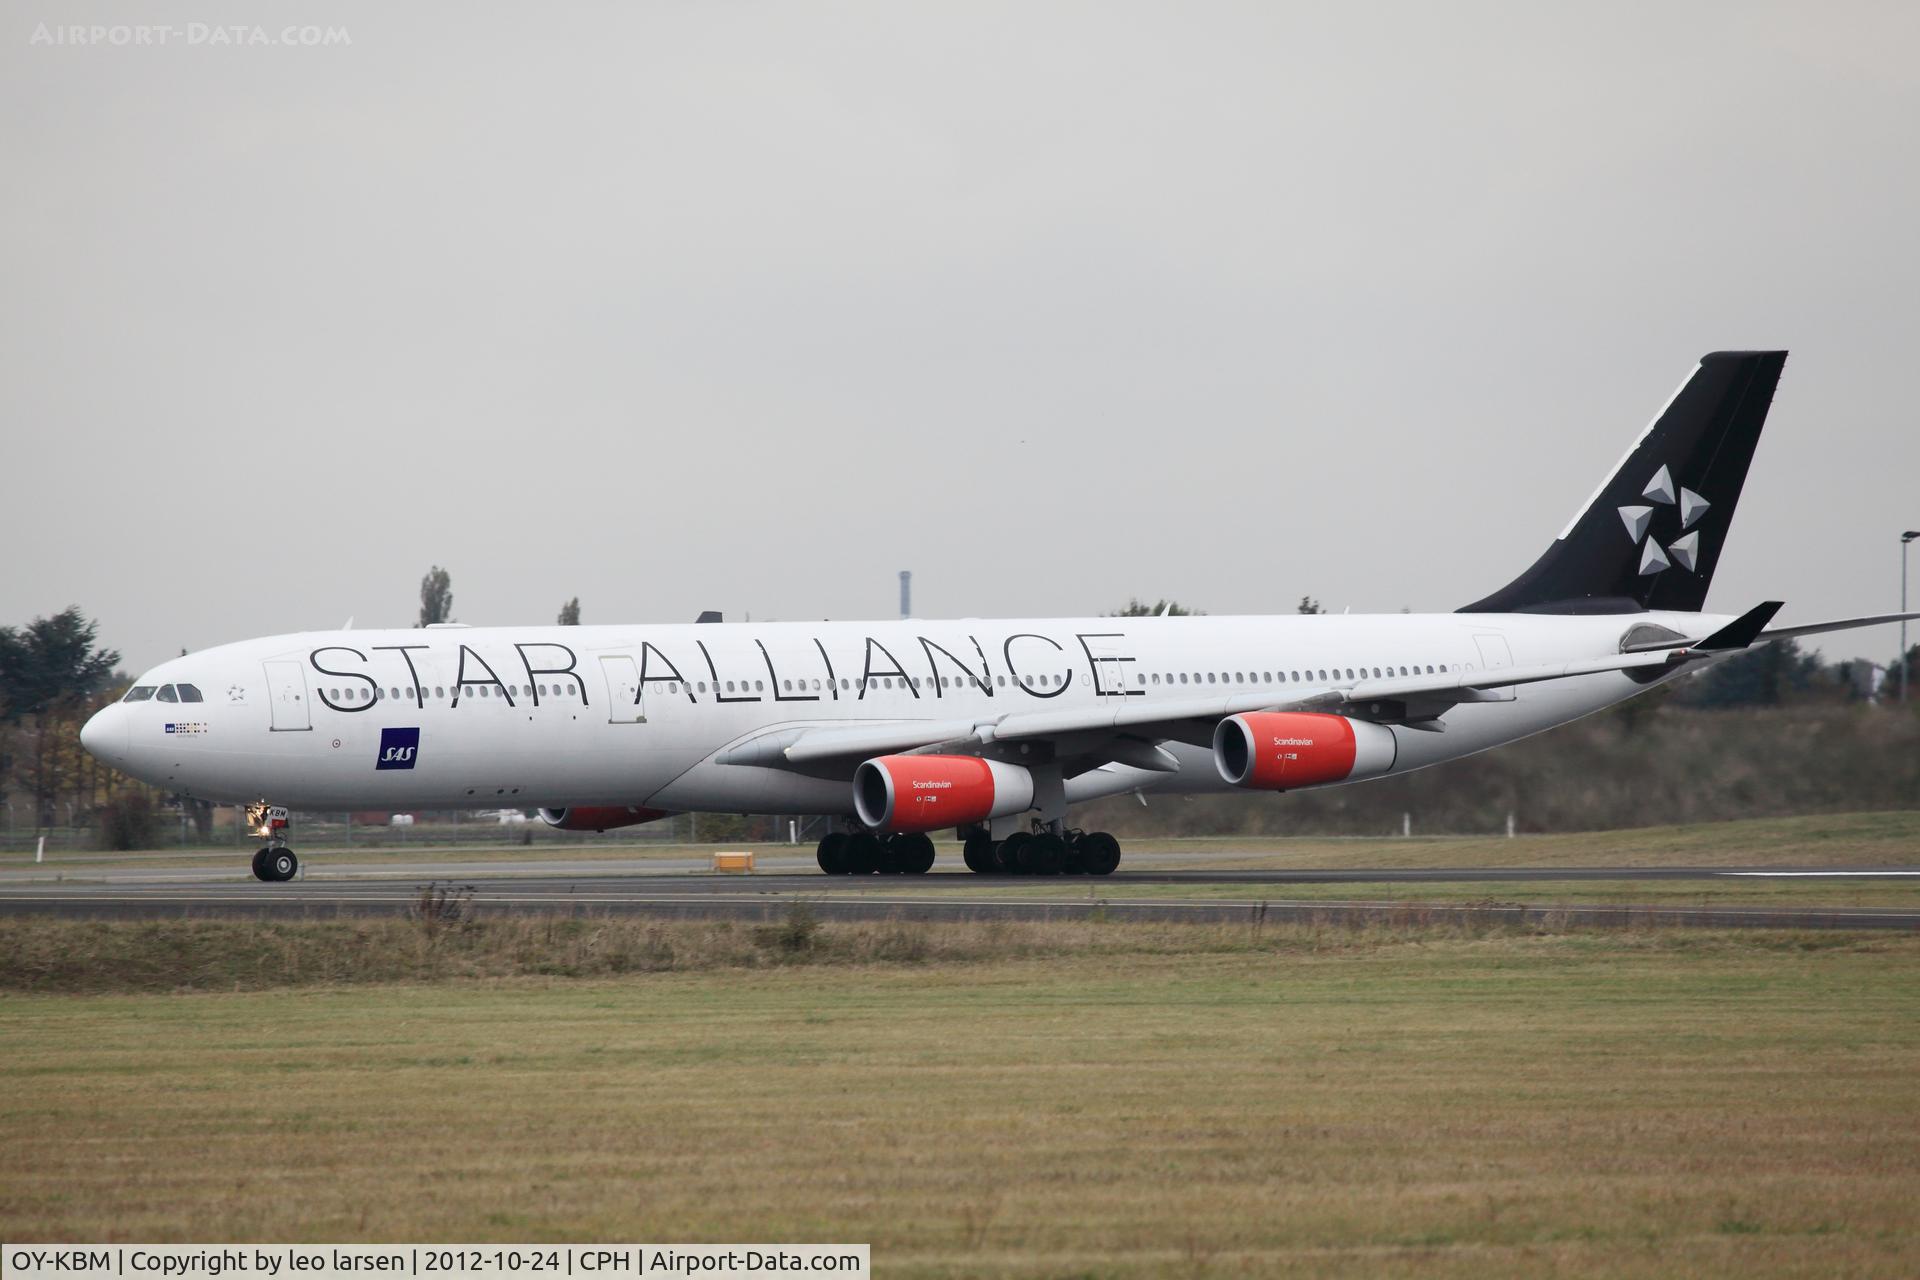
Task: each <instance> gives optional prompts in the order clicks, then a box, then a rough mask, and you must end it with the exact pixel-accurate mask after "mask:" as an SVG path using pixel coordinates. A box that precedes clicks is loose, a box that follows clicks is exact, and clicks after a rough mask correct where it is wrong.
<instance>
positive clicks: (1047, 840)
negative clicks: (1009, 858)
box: [1020, 831, 1067, 876]
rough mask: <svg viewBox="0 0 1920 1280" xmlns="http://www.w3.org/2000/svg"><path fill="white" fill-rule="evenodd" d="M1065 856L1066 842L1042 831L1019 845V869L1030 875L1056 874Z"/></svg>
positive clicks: (1058, 872) (1048, 832) (1049, 832)
mask: <svg viewBox="0 0 1920 1280" xmlns="http://www.w3.org/2000/svg"><path fill="white" fill-rule="evenodd" d="M1066 858H1067V842H1066V841H1065V840H1062V839H1061V838H1060V837H1059V836H1057V835H1054V834H1053V833H1052V832H1051V831H1043V832H1041V833H1040V834H1039V835H1037V836H1035V837H1034V838H1033V839H1031V840H1029V841H1027V842H1026V843H1025V844H1023V845H1021V846H1020V869H1021V870H1022V871H1024V872H1026V873H1027V874H1028V875H1032V876H1057V875H1059V874H1060V864H1061V863H1063V862H1065V861H1066Z"/></svg>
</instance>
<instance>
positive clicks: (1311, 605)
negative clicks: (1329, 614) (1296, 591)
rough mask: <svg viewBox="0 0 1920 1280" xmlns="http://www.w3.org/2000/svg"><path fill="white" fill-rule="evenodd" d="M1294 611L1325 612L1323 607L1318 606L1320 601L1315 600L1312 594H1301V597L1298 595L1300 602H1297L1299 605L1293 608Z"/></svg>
mask: <svg viewBox="0 0 1920 1280" xmlns="http://www.w3.org/2000/svg"><path fill="white" fill-rule="evenodd" d="M1294 612H1296V613H1325V612H1326V610H1325V609H1323V608H1321V607H1320V602H1319V601H1318V600H1315V599H1314V598H1313V597H1312V596H1301V597H1300V604H1299V606H1298V607H1297V608H1296V609H1295V610H1294Z"/></svg>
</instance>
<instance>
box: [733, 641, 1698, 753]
mask: <svg viewBox="0 0 1920 1280" xmlns="http://www.w3.org/2000/svg"><path fill="white" fill-rule="evenodd" d="M1694 656H1696V655H1695V654H1694V652H1693V651H1692V650H1690V649H1686V648H1674V649H1669V650H1665V651H1662V652H1658V653H1629V654H1620V655H1617V656H1613V657H1608V658H1601V659H1596V660H1592V661H1585V662H1571V663H1550V664H1546V665H1541V666H1531V667H1500V668H1496V669H1494V670H1491V671H1450V672H1445V673H1441V674H1435V675H1418V676H1391V677H1384V678H1381V679H1363V680H1355V681H1351V682H1341V683H1328V684H1325V685H1320V686H1304V687H1302V688H1300V689H1298V690H1292V689H1289V690H1288V691H1286V692H1285V693H1281V692H1280V691H1278V690H1275V689H1249V690H1245V691H1239V692H1231V693H1229V692H1222V693H1219V694H1213V695H1209V696H1206V697H1199V698H1193V697H1188V698H1171V699H1163V698H1137V699H1136V698H1122V697H1115V698H1111V699H1109V700H1108V701H1109V703H1110V705H1107V706H1101V707H1090V708H1074V709H1071V710H1062V711H1047V710H1032V711H1015V712H1009V713H1007V714H1004V715H999V716H989V717H978V718H974V719H968V720H961V719H953V720H893V721H886V722H882V723H876V724H862V725H848V726H838V725H823V726H818V727H812V728H794V729H786V730H782V731H779V732H778V733H776V734H768V735H763V736H762V737H760V738H756V739H754V740H752V741H751V742H749V743H745V744H742V745H741V746H738V747H735V748H733V749H732V750H730V751H728V752H725V753H723V754H722V755H721V757H720V759H721V760H722V761H723V762H724V763H729V764H761V765H773V766H776V767H778V766H780V765H783V764H784V765H788V766H816V765H820V764H823V763H827V762H832V761H836V760H850V759H866V758H867V757H869V756H875V755H887V754H893V753H902V752H904V753H912V752H929V751H967V750H972V751H979V750H980V749H981V748H985V747H990V746H992V745H993V744H995V743H1029V744H1030V743H1034V742H1037V741H1051V742H1053V743H1055V744H1056V745H1063V744H1067V743H1071V742H1072V741H1073V740H1076V739H1079V740H1081V741H1082V742H1083V743H1084V744H1085V745H1086V746H1088V747H1091V746H1092V745H1093V743H1094V742H1097V741H1101V740H1111V739H1114V738H1119V737H1128V738H1136V739H1140V740H1142V741H1144V742H1148V743H1151V742H1153V741H1155V740H1164V739H1173V740H1175V741H1180V742H1192V743H1194V744H1195V745H1208V744H1210V743H1211V742H1212V740H1213V728H1214V725H1215V724H1217V723H1218V722H1219V721H1220V720H1221V719H1222V718H1224V717H1226V716H1230V715H1237V714H1239V713H1241V712H1245V711H1339V710H1341V709H1342V708H1346V707H1362V708H1372V713H1373V714H1376V715H1378V716H1379V717H1380V718H1381V719H1384V720H1391V721H1396V722H1398V721H1411V722H1419V721H1429V720H1433V719H1435V718H1437V717H1438V716H1439V714H1440V713H1441V712H1442V711H1444V710H1446V709H1447V708H1448V707H1451V706H1454V705H1457V704H1459V703H1462V702H1488V701H1501V700H1503V699H1502V698H1501V697H1500V694H1501V692H1502V691H1504V690H1507V689H1511V688H1513V687H1514V686H1516V685H1523V684H1537V683H1540V682H1542V681H1548V680H1564V679H1566V678H1568V677H1570V676H1582V675H1596V674H1599V673H1602V672H1608V671H1631V670H1641V669H1646V668H1658V667H1668V666H1673V665H1675V664H1677V663H1680V662H1685V661H1688V660H1689V659H1691V658H1692V657H1694ZM1697 656H1705V655H1697ZM1093 754H1096V755H1097V754H1100V753H1099V752H1098V751H1097V750H1096V751H1094V752H1093ZM1109 758H1111V757H1109Z"/></svg>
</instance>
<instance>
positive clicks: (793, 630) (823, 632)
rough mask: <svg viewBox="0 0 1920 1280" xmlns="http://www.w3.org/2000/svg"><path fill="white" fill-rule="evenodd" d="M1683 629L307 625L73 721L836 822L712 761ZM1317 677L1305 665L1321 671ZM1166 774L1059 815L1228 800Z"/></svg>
mask: <svg viewBox="0 0 1920 1280" xmlns="http://www.w3.org/2000/svg"><path fill="white" fill-rule="evenodd" d="M1724 621H1725V619H1723V618H1716V617H1708V616H1703V615H1698V614H1660V613H1636V614H1631V615H1608V616H1598V617H1568V616H1551V615H1535V614H1506V615H1487V614H1460V613H1446V614H1385V615H1360V616H1345V615H1340V616H1335V615H1314V616H1301V615H1286V616H1279V617H1237V618H1234V617H1169V618H1066V619H1063V618H1049V619H1033V620H994V621H982V620H959V621H932V620H928V621H922V620H919V619H909V620H903V621H898V622H821V623H743V624H705V625H700V624H687V625H673V626H591V627H435V628H427V629H423V630H405V631H342V632H314V633H305V634H299V635H283V636H273V637H268V638H265V639H259V640H248V641H242V642H239V643H236V644H228V645H222V646H219V647H217V648H213V649H208V650H205V651H203V652H200V653H196V654H191V655H188V656H185V657H181V658H177V659H174V660H171V661H169V662H166V663H164V664H162V665H161V666H159V667H156V668H155V669H153V670H152V671H149V672H147V673H145V674H144V675H142V676H141V677H140V679H139V681H138V682H137V685H136V687H137V688H160V689H165V688H167V687H169V686H174V685H178V684H191V685H193V686H194V687H195V689H196V690H197V691H199V692H200V694H201V695H202V697H203V700H202V701H199V702H181V701H174V702H161V701H158V700H157V699H155V698H152V697H149V698H148V699H147V700H144V701H137V702H121V703H116V704H115V705H114V706H113V707H110V708H108V709H107V710H106V711H105V712H103V713H101V715H100V716H98V717H96V719H95V720H94V721H93V722H92V723H90V724H89V725H88V727H87V733H86V743H87V746H88V748H89V750H92V751H94V752H95V753H96V754H98V755H100V756H102V757H103V758H104V759H106V760H108V761H109V762H110V763H113V764H115V765H117V766H118V767H120V768H122V769H123V770H125V771H126V772H128V773H130V774H132V775H134V776H135V777H138V778H140V779H142V780H143V781H146V782H149V783H152V784H154V785H156V786H161V787H166V788H168V789H170V790H176V791H179V792H182V793H185V794H188V795H192V796H196V797H200V798H204V799H209V800H219V801H234V802H242V801H255V800H261V799H267V800H271V801H272V802H273V803H275V804H284V805H291V806H297V807H300V808H307V809H316V808H356V809H357V808H370V809H371V808H378V809H391V810H401V809H434V808H477V807H491V808H498V807H503V806H513V807H534V806H543V807H551V808H561V807H567V806H593V805H635V806H645V807H648V808H654V809H662V810H674V811H686V810H694V811H721V812H735V813H755V812H757V813H824V814H846V813H849V812H851V811H852V802H851V796H850V790H849V786H848V782H847V780H846V778H845V776H844V774H839V775H835V774H833V773H832V771H817V772H808V771H803V770H800V769H796V768H792V767H771V766H768V765H761V764H741V763H726V762H723V761H722V760H721V759H720V757H721V756H722V755H724V754H726V753H728V752H729V751H734V753H735V755H736V758H737V756H738V755H739V752H738V751H737V748H739V747H740V746H741V745H742V744H744V743H748V742H750V741H751V740H752V739H754V738H756V737H758V736H761V735H764V734H767V733H769V732H770V731H777V730H782V729H788V728H793V727H818V726H822V725H832V726H845V725H862V724H882V723H886V722H898V721H914V720H924V721H939V722H948V721H958V722H967V721H972V722H991V721H993V720H995V719H996V718H998V717H1002V716H1005V715H1008V714H1010V713H1016V712H1033V711H1036V710H1052V709H1059V710H1065V709H1069V708H1074V707H1080V708H1091V707H1096V706H1100V705H1105V704H1108V703H1110V702H1111V701H1112V700H1115V699H1122V698H1124V699H1129V700H1141V701H1137V702H1129V703H1128V704H1127V705H1130V706H1139V707H1145V706H1148V705H1151V701H1152V700H1155V699H1159V700H1164V701H1166V702H1168V703H1174V702H1191V701H1192V700H1194V699H1196V698H1199V697H1206V696H1212V695H1214V694H1216V693H1217V694H1220V695H1223V696H1224V695H1228V694H1233V695H1244V694H1249V693H1264V692H1265V691H1266V690H1268V689H1271V690H1272V692H1273V695H1274V700H1275V702H1276V703H1280V702H1285V701H1286V700H1288V699H1290V698H1294V697H1296V696H1299V695H1301V694H1304V693H1309V692H1311V691H1313V690H1315V689H1327V688H1330V687H1331V688H1340V687H1342V686H1348V685H1351V684H1352V683H1354V681H1355V680H1356V679H1358V678H1361V677H1362V676H1368V675H1374V674H1375V669H1376V668H1377V669H1378V670H1379V672H1385V673H1388V674H1392V673H1394V672H1400V671H1402V670H1404V671H1407V672H1425V671H1427V670H1430V669H1431V670H1448V669H1452V670H1488V669H1492V668H1497V667H1500V666H1507V665H1515V666H1532V665H1536V664H1546V663H1557V662H1579V661H1582V660H1589V659H1598V658H1604V657H1606V656H1608V655H1613V654H1617V653H1619V652H1620V646H1621V640H1622V637H1623V636H1624V635H1625V633H1626V632H1627V631H1628V629H1629V628H1632V627H1635V626H1640V625H1643V624H1646V623H1655V624H1663V625H1666V626H1669V627H1672V628H1673V629H1674V630H1676V631H1679V632H1682V633H1686V634H1694V635H1698V634H1701V633H1702V632H1703V631H1710V630H1711V629H1713V628H1714V627H1716V626H1718V625H1720V623H1722V622H1724ZM1323 673H1324V675H1323ZM1646 688H1647V685H1646V684H1645V683H1637V682H1635V681H1634V680H1632V679H1630V678H1629V677H1628V676H1626V675H1624V674H1622V673H1619V672H1602V673H1599V674H1593V675H1585V676H1576V677H1572V678H1568V679H1563V680H1555V681H1551V682H1548V683H1542V684H1530V685H1522V686H1520V687H1518V688H1517V689H1514V690H1511V691H1509V692H1508V693H1504V694H1502V695H1501V696H1502V698H1504V699H1505V700H1501V701H1486V702H1472V703H1465V704H1462V705H1459V706H1455V707H1453V708H1452V709H1450V710H1448V711H1447V712H1446V713H1445V714H1444V716H1443V717H1442V721H1443V724H1444V732H1432V731H1423V730H1420V729H1413V728H1406V727H1394V729H1393V732H1394V734H1395V736H1396V738H1397V739H1398V752H1397V756H1396V759H1395V762H1394V765H1393V768H1392V770H1391V772H1394V773H1403V772H1406V771H1408V770H1411V769H1417V768H1423V767H1425V766H1427V765H1432V764H1438V763H1440V762H1442V761H1445V760H1452V759H1457V758H1459V757H1461V756H1464V755H1468V754H1471V753H1473V752H1476V751H1481V750H1485V749H1486V748H1488V747H1492V746H1497V745H1499V744H1501V743H1504V742H1511V741H1513V740H1515V739H1517V738H1522V737H1525V736H1527V735H1529V734H1533V733H1538V732H1540V731H1541V730H1543V729H1548V728H1551V727H1553V726H1554V725H1558V724H1564V723H1566V722H1567V721H1570V720H1573V719H1577V718H1578V717H1580V716H1583V715H1587V714H1589V713H1591V712H1593V711H1596V710H1598V709H1600V708H1602V707H1605V706H1607V705H1609V704H1611V703H1615V702H1618V701H1621V700H1622V699H1625V698H1628V697H1631V696H1632V695H1634V694H1636V693H1639V692H1642V691H1644V690H1645V689H1646ZM1166 746H1167V749H1168V750H1170V751H1171V752H1172V753H1173V754H1174V755H1175V756H1176V757H1177V758H1178V759H1179V761H1180V766H1181V767H1180V768H1179V769H1178V771H1176V772H1149V771H1146V770H1143V769H1138V768H1134V767H1131V766H1128V765H1123V764H1109V765H1106V766H1104V767H1102V768H1098V769H1093V770H1090V771H1086V772H1082V773H1080V774H1079V775H1078V776H1077V777H1074V778H1072V779H1069V780H1068V782H1067V799H1068V800H1069V801H1072V802H1078V801H1084V800H1089V799H1094V798H1097V797H1099V796H1102V795H1113V794H1121V793H1124V792H1128V791H1153V792H1199V791H1217V790H1223V789H1225V784H1224V783H1223V782H1222V780H1221V778H1220V776H1219V773H1218V772H1217V771H1216V770H1215V769H1214V768H1213V766H1212V761H1211V759H1210V758H1209V753H1208V752H1207V751H1205V750H1203V749H1201V748H1198V747H1196V746H1191V745H1183V744H1180V743H1177V742H1168V743H1167V744H1166Z"/></svg>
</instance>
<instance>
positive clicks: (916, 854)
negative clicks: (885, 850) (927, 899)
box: [894, 835, 939, 876]
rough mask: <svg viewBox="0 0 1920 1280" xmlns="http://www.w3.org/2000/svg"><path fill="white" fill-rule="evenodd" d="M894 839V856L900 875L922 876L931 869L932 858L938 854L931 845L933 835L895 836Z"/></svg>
mask: <svg viewBox="0 0 1920 1280" xmlns="http://www.w3.org/2000/svg"><path fill="white" fill-rule="evenodd" d="M894 840H895V841H896V842H897V843H896V846H895V852H894V857H895V858H896V859H897V860H898V865H899V871H900V874H901V875H903V876H923V875H925V874H927V872H929V871H931V870H933V862H934V859H935V858H937V857H938V856H939V854H938V853H937V852H936V851H935V849H934V847H933V837H931V836H925V835H915V836H895V837H894Z"/></svg>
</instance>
